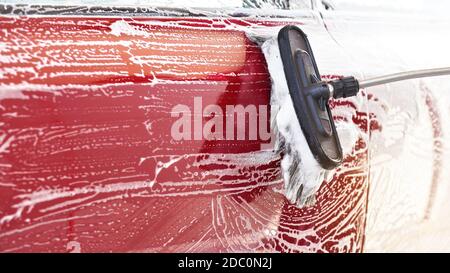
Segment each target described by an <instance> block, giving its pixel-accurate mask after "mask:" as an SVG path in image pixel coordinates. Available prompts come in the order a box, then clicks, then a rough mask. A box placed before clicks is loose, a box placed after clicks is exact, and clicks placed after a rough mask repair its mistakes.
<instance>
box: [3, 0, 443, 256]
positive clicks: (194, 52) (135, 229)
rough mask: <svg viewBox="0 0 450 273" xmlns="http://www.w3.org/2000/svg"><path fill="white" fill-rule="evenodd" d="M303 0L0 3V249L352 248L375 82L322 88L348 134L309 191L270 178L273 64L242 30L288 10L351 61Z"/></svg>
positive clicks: (276, 164) (374, 129)
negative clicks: (309, 199)
mask: <svg viewBox="0 0 450 273" xmlns="http://www.w3.org/2000/svg"><path fill="white" fill-rule="evenodd" d="M244 2H246V1H244ZM248 2H249V3H250V2H252V1H248ZM255 2H256V3H258V1H255ZM269 2H270V1H268V3H269ZM273 2H274V3H275V2H276V1H273ZM279 2H280V3H281V2H283V1H279ZM299 3H301V5H300V6H299V7H296V8H295V9H294V8H292V7H291V9H289V7H286V6H283V5H281V6H280V5H278V4H271V5H274V6H272V7H275V8H276V9H272V12H267V10H266V9H258V7H257V6H255V7H253V8H225V9H220V12H219V11H218V10H214V9H201V8H199V9H192V8H174V7H171V8H170V7H169V8H151V7H120V6H116V7H100V6H99V7H95V6H82V5H79V6H56V5H47V6H33V5H14V4H3V5H0V14H1V16H0V94H1V95H0V112H1V113H0V115H1V118H0V124H1V125H0V128H1V131H0V251H1V252H235V251H238V252H305V251H306V252H360V251H363V250H364V247H365V236H366V233H367V232H366V225H367V224H366V223H367V217H368V200H369V186H368V185H369V181H370V179H369V173H370V166H371V163H370V161H369V151H370V149H369V147H370V146H369V144H370V137H369V136H370V135H373V134H380V135H381V134H382V132H383V129H384V123H383V122H381V120H383V119H382V118H383V117H381V116H380V115H379V114H377V112H376V111H375V110H376V109H382V108H383V107H384V106H383V105H385V104H384V102H382V101H380V98H379V97H380V96H377V95H376V94H372V93H371V92H369V91H370V90H365V91H363V92H362V94H360V95H359V97H358V98H356V99H347V100H339V101H337V100H336V101H333V102H332V108H333V111H334V113H335V120H336V121H343V122H347V123H350V124H353V125H354V126H357V128H358V129H359V130H360V137H359V138H358V140H357V141H356V142H355V143H354V144H353V148H352V151H351V152H350V153H349V154H347V155H346V156H345V159H344V163H343V164H342V166H340V167H339V168H338V169H336V170H335V171H334V172H333V173H332V175H331V176H330V177H328V178H327V179H326V181H324V183H323V184H322V186H321V188H320V190H319V191H318V193H317V194H316V202H315V204H314V205H313V206H309V207H304V208H298V207H296V206H295V205H292V204H290V203H289V202H288V201H287V200H286V198H285V197H284V196H283V194H282V191H283V185H284V184H283V178H282V176H281V171H280V159H281V157H282V156H283V155H282V154H280V153H278V152H275V151H274V150H273V148H272V147H273V146H271V143H272V142H273V136H272V135H271V134H270V124H269V121H270V111H269V110H270V105H269V98H270V88H271V85H270V77H269V74H268V70H267V64H266V62H265V59H264V56H263V54H262V52H261V49H260V48H259V47H258V46H257V45H256V44H254V43H253V42H251V41H250V40H249V39H248V38H247V36H246V34H245V32H246V31H247V30H249V29H259V30H263V31H273V33H276V32H277V30H278V29H280V28H281V27H282V26H284V25H286V24H297V25H300V26H301V27H302V29H304V31H305V32H306V33H307V34H308V35H310V39H311V43H312V45H313V47H315V53H316V55H317V60H318V62H319V64H320V67H323V69H322V71H321V72H322V74H323V75H324V76H325V77H328V78H330V79H331V78H335V77H339V76H342V75H351V74H355V73H360V70H358V69H357V68H355V67H356V66H352V64H351V63H352V61H350V62H349V61H348V60H349V59H348V56H349V55H348V54H347V53H344V50H342V44H340V43H341V42H340V41H339V32H338V31H337V32H336V34H333V32H332V31H333V27H335V26H337V25H339V21H338V20H333V19H332V18H330V19H327V18H326V17H325V19H324V18H321V17H320V16H319V15H320V14H321V13H320V10H322V11H323V9H322V8H318V7H317V6H315V4H311V2H310V1H299ZM312 3H318V1H313V2H312ZM318 10H319V11H318ZM327 20H328V21H327ZM334 35H335V37H334ZM335 39H337V41H336V40H335ZM344 43H345V42H344ZM344 48H345V46H344ZM336 52H337V53H336ZM343 61H344V62H347V63H349V64H350V65H348V66H346V67H345V68H338V66H337V65H336V64H335V63H336V62H341V63H342V62H343ZM353 64H354V62H353ZM372 71H373V70H372ZM400 89H401V88H400ZM427 101H428V103H427V105H428V107H429V109H433V104H434V103H435V102H434V100H433V97H432V96H431V95H428V97H427ZM367 105H375V106H373V108H370V109H369V107H367ZM211 109H215V110H216V111H215V113H216V114H215V115H213V114H211V113H212V112H211ZM219 110H220V111H219ZM386 111H387V110H386ZM218 112H220V114H217V113H218ZM433 113H434V112H433V110H430V115H434V114H433ZM239 116H240V117H241V118H239ZM213 119H214V120H215V122H214V123H212V122H211V120H213ZM239 121H241V122H239ZM217 124H220V125H221V126H222V128H223V131H222V133H220V132H219V131H218V130H217V128H214V127H217ZM386 126H387V127H389V124H387V125H386ZM440 126H441V125H440V124H439V122H437V123H436V124H435V125H433V127H431V129H430V132H434V133H435V134H438V131H439V128H440ZM436 137H438V135H436ZM369 163H370V164H369ZM430 202H432V201H430Z"/></svg>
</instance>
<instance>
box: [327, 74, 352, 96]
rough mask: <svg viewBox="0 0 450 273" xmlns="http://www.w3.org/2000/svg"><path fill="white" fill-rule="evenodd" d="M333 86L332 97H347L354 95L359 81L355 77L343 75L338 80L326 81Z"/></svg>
mask: <svg viewBox="0 0 450 273" xmlns="http://www.w3.org/2000/svg"><path fill="white" fill-rule="evenodd" d="M328 84H331V85H332V86H333V98H335V99H339V98H348V97H352V96H356V94H358V91H359V83H358V80H357V79H355V77H352V76H350V77H343V78H340V79H338V80H334V81H331V82H328Z"/></svg>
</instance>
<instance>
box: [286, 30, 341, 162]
mask: <svg viewBox="0 0 450 273" xmlns="http://www.w3.org/2000/svg"><path fill="white" fill-rule="evenodd" d="M278 44H279V48H280V55H281V60H282V62H283V67H284V74H285V75H286V80H287V85H288V87H289V93H290V95H291V99H292V103H293V105H294V109H295V113H296V115H297V119H298V122H299V123H300V127H301V128H302V131H303V134H304V135H305V138H306V141H307V142H308V145H309V148H310V150H311V152H312V153H313V155H314V157H315V158H316V160H317V162H318V163H319V164H320V165H321V166H322V167H323V168H325V169H333V168H335V167H337V166H338V165H339V164H341V163H342V148H341V144H340V142H339V138H338V135H337V132H336V126H335V125H334V121H333V117H332V115H331V111H330V107H329V105H328V99H329V95H330V94H329V88H328V85H327V84H326V83H325V82H323V81H322V80H321V78H320V73H319V70H318V69H317V65H316V61H315V59H314V55H313V52H312V50H311V46H310V45H309V42H308V38H307V37H306V34H305V33H303V31H302V30H301V29H300V28H298V27H296V26H291V25H288V26H285V27H283V28H282V29H281V30H280V32H279V33H278Z"/></svg>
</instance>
